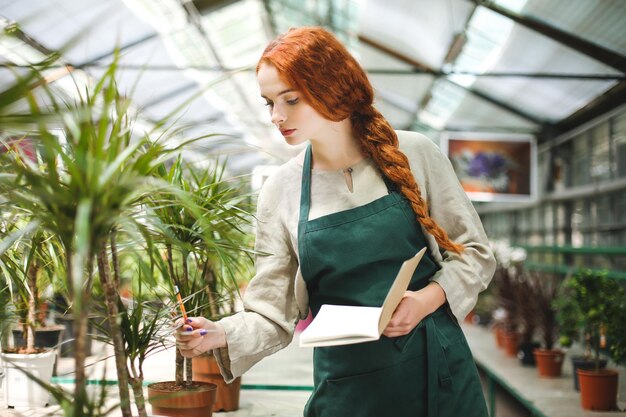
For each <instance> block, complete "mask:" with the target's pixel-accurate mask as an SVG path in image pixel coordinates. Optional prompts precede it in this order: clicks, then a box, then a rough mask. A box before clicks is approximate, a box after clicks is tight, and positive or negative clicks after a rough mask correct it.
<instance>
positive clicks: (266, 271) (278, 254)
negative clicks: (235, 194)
mask: <svg viewBox="0 0 626 417" xmlns="http://www.w3.org/2000/svg"><path fill="white" fill-rule="evenodd" d="M282 192H284V190H281V188H280V187H279V186H277V184H276V182H275V181H274V179H273V178H272V177H270V178H269V179H268V180H267V181H266V183H265V185H264V187H263V189H262V190H261V193H260V195H259V198H258V203H257V224H256V242H255V249H256V251H257V252H258V253H259V254H258V255H256V259H255V267H256V274H255V276H254V278H253V279H252V280H251V281H250V283H249V285H248V287H247V288H246V291H245V292H244V295H243V306H244V309H243V311H241V312H239V313H237V314H235V315H233V316H230V317H226V318H224V319H222V320H220V321H219V323H220V324H221V325H222V326H223V327H224V330H225V332H226V342H227V347H226V348H223V349H216V350H214V355H215V357H216V359H217V362H218V364H219V366H220V369H221V371H222V375H223V376H224V377H225V379H226V381H227V382H230V381H232V380H233V379H234V378H236V377H238V376H240V375H242V374H243V373H244V372H246V371H247V370H248V369H250V367H252V366H253V365H254V364H255V363H257V362H258V361H260V360H261V359H263V358H264V357H266V356H268V355H270V354H272V353H274V352H276V351H278V350H280V349H282V348H284V347H285V346H287V345H288V344H289V343H290V342H291V340H292V338H293V333H294V329H295V325H296V323H297V320H298V315H299V309H298V305H297V303H296V299H295V294H294V285H295V276H296V271H297V268H298V261H297V257H296V255H295V253H294V250H293V248H292V246H291V242H290V240H289V233H288V232H287V230H286V229H285V225H284V223H283V221H282V220H281V216H280V212H281V211H280V210H279V204H280V202H281V200H282V198H281V197H283V196H281V193H282Z"/></svg>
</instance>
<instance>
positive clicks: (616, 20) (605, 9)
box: [498, 0, 626, 54]
mask: <svg viewBox="0 0 626 417" xmlns="http://www.w3.org/2000/svg"><path fill="white" fill-rule="evenodd" d="M501 2H502V0H499V1H498V3H501ZM521 13H522V14H526V15H529V16H533V17H535V18H536V19H539V20H541V21H544V22H546V23H548V24H550V25H552V26H555V27H557V28H560V29H561V30H564V31H565V32H568V33H571V34H575V35H576V36H579V37H581V38H583V39H587V40H590V41H591V42H594V43H596V44H598V45H602V46H604V47H605V48H608V49H611V50H613V51H615V52H619V53H621V54H626V25H624V18H625V17H626V1H624V0H584V1H569V2H563V1H562V0H528V3H527V4H526V5H525V7H524V8H523V9H522V11H521Z"/></svg>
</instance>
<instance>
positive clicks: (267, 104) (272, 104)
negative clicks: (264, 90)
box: [265, 101, 274, 107]
mask: <svg viewBox="0 0 626 417" xmlns="http://www.w3.org/2000/svg"><path fill="white" fill-rule="evenodd" d="M265 105H266V106H268V107H272V106H274V103H270V102H269V101H268V102H266V103H265Z"/></svg>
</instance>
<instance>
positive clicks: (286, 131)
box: [280, 129, 296, 136]
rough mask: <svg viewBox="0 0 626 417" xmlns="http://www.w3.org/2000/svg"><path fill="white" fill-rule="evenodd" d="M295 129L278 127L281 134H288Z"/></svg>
mask: <svg viewBox="0 0 626 417" xmlns="http://www.w3.org/2000/svg"><path fill="white" fill-rule="evenodd" d="M295 131H296V129H280V133H282V134H283V136H289V135H291V134H292V133H293V132H295Z"/></svg>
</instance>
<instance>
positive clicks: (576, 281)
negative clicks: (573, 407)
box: [557, 269, 624, 411]
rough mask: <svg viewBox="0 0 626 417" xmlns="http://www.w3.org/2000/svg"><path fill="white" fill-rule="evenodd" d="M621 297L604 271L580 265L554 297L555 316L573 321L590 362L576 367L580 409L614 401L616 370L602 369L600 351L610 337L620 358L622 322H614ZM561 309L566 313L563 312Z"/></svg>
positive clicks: (621, 304) (611, 404)
mask: <svg viewBox="0 0 626 417" xmlns="http://www.w3.org/2000/svg"><path fill="white" fill-rule="evenodd" d="M623 300H624V290H623V288H622V287H621V286H620V285H619V283H617V282H616V281H615V280H612V279H610V278H608V277H607V275H606V273H597V272H595V271H592V270H588V269H582V270H579V271H578V272H577V273H575V274H574V275H572V276H570V277H568V278H567V279H565V281H564V282H563V286H562V289H561V292H560V294H559V297H558V301H557V305H558V307H559V308H560V309H561V311H562V312H561V313H560V315H559V318H560V320H563V321H564V323H563V324H564V325H565V326H568V325H571V324H572V323H575V326H576V330H577V332H579V333H580V334H581V335H582V338H583V340H584V343H585V354H586V356H588V357H589V358H591V359H592V363H593V365H592V367H591V368H589V369H581V368H580V367H579V368H578V369H577V370H576V374H577V376H578V380H579V385H580V391H581V404H582V407H583V408H584V409H588V410H592V409H593V410H598V411H601V410H603V411H608V410H611V409H613V408H614V407H615V406H616V404H617V379H618V373H617V372H616V371H615V370H611V369H602V367H601V354H602V352H603V350H605V349H606V348H607V347H608V345H607V340H609V337H610V338H611V339H614V341H615V342H616V343H615V346H616V347H615V352H616V354H617V355H616V357H617V359H618V360H623V358H622V357H620V352H621V349H622V347H621V346H622V345H621V342H620V341H621V340H622V339H623V335H622V334H621V333H623V322H621V323H616V322H615V321H619V320H620V319H622V318H623V316H624V313H623V311H622V310H623V307H624V301H623ZM563 311H567V312H568V315H567V316H564V314H563ZM564 319H567V321H565V320H564ZM570 331H571V330H570Z"/></svg>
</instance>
